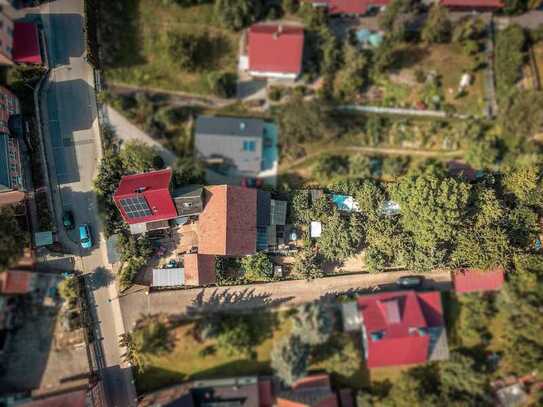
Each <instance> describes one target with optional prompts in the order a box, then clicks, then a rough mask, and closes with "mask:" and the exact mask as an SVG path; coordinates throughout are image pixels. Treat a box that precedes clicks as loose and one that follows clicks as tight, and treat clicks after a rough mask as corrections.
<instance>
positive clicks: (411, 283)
mask: <svg viewBox="0 0 543 407" xmlns="http://www.w3.org/2000/svg"><path fill="white" fill-rule="evenodd" d="M423 283H424V277H422V276H403V277H400V278H399V279H397V280H396V285H398V286H400V287H402V288H418V287H421V286H422V284H423Z"/></svg>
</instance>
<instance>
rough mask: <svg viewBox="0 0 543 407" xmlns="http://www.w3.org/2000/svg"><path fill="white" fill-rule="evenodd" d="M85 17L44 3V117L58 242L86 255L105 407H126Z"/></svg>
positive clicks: (68, 2) (127, 376) (131, 393)
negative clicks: (69, 216)
mask: <svg viewBox="0 0 543 407" xmlns="http://www.w3.org/2000/svg"><path fill="white" fill-rule="evenodd" d="M36 10H38V9H36ZM83 14H84V13H83V0H57V1H54V2H50V3H45V4H44V5H42V6H41V8H40V9H39V15H38V16H36V17H37V18H41V21H42V24H43V28H44V33H45V37H46V42H47V46H48V57H49V62H50V68H51V72H50V74H49V80H48V81H46V83H45V84H44V86H43V88H42V93H41V95H40V101H41V103H40V105H41V108H42V112H41V119H42V124H43V129H44V139H45V140H44V141H45V149H46V153H47V162H48V166H49V173H50V176H51V184H52V189H53V203H54V206H55V215H56V221H57V227H58V229H59V233H58V236H59V240H60V241H61V242H62V244H63V246H65V248H66V249H67V250H69V251H71V252H73V253H74V254H79V255H80V256H81V262H80V268H81V269H82V271H83V272H84V273H85V274H86V278H87V281H88V282H89V283H90V284H91V292H90V294H91V295H90V297H91V301H92V302H94V309H93V310H94V314H95V321H96V322H97V324H96V333H97V335H98V337H99V338H102V340H101V341H100V342H99V343H98V345H97V346H96V353H97V354H98V355H99V356H100V360H99V362H98V364H99V366H100V368H101V375H102V378H103V382H104V388H105V391H106V398H107V400H108V405H110V406H118V407H124V406H132V405H135V404H136V400H135V398H136V393H135V388H134V385H133V378H132V372H131V369H130V367H129V366H127V365H126V364H125V363H123V362H122V357H121V355H122V353H123V349H121V348H120V347H119V341H118V338H119V335H120V334H121V333H123V332H124V326H123V322H122V317H121V311H120V307H119V304H118V301H116V298H117V295H118V294H117V289H116V286H115V281H114V279H113V278H106V279H104V278H103V275H104V273H106V274H107V267H108V265H107V260H106V253H105V244H104V241H103V237H102V233H101V230H102V229H101V223H100V218H99V216H98V208H97V204H96V196H95V194H94V192H93V190H92V187H93V179H94V177H95V175H96V172H97V166H98V161H99V159H100V156H101V147H100V136H99V131H98V121H97V114H96V102H95V100H96V98H95V94H94V77H93V71H92V68H91V67H90V65H88V63H87V62H86V61H85V55H84V53H85V38H84V32H83V28H84V20H83ZM65 209H70V210H72V211H73V213H74V215H75V221H76V225H80V224H83V223H88V224H89V225H90V226H91V230H92V235H93V240H94V247H93V248H92V249H91V250H83V249H81V248H80V246H79V244H78V236H77V228H76V230H75V231H71V232H69V233H68V234H67V233H66V232H64V230H63V228H62V212H63V210H65ZM104 270H105V271H104Z"/></svg>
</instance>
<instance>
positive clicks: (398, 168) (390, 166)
mask: <svg viewBox="0 0 543 407" xmlns="http://www.w3.org/2000/svg"><path fill="white" fill-rule="evenodd" d="M409 161H410V159H409V157H407V156H398V157H385V158H383V165H382V167H381V170H382V172H383V176H385V177H391V178H398V177H400V176H402V175H403V174H405V172H406V171H407V168H408V166H409Z"/></svg>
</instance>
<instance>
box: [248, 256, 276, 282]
mask: <svg viewBox="0 0 543 407" xmlns="http://www.w3.org/2000/svg"><path fill="white" fill-rule="evenodd" d="M241 268H242V269H243V276H244V277H245V278H246V279H247V280H248V281H269V280H271V279H273V263H272V262H271V260H270V258H269V257H268V256H267V255H266V254H264V253H257V254H254V255H252V256H245V257H243V258H242V259H241Z"/></svg>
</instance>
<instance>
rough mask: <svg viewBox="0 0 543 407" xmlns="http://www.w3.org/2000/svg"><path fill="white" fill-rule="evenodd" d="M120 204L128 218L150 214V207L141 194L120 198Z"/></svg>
mask: <svg viewBox="0 0 543 407" xmlns="http://www.w3.org/2000/svg"><path fill="white" fill-rule="evenodd" d="M121 205H122V207H123V209H124V211H125V213H126V216H127V217H128V218H131V219H132V218H142V217H144V216H150V215H152V212H151V208H149V205H148V204H147V201H146V200H145V198H144V197H142V196H133V197H130V198H123V199H121Z"/></svg>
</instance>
